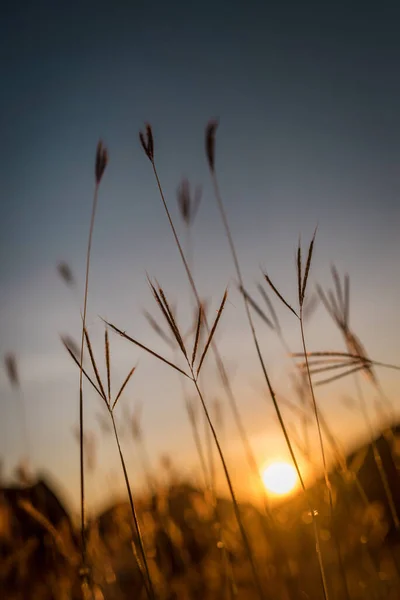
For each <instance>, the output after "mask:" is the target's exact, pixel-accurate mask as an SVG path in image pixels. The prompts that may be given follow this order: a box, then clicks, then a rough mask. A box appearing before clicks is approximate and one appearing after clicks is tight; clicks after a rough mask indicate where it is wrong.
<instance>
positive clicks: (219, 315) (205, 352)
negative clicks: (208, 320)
mask: <svg viewBox="0 0 400 600" xmlns="http://www.w3.org/2000/svg"><path fill="white" fill-rule="evenodd" d="M227 297H228V290H225V293H224V296H223V298H222V302H221V305H220V307H219V310H218V314H217V316H216V318H215V321H214V324H213V326H212V327H211V331H210V334H209V336H208V340H207V342H206V345H205V347H204V350H203V354H202V355H201V358H200V362H199V366H198V367H197V377H198V376H199V373H200V369H201V366H202V364H203V362H204V359H205V357H206V354H207V351H208V348H209V347H210V344H211V341H212V339H213V337H214V333H215V330H216V329H217V325H218V322H219V320H220V318H221V315H222V311H223V310H224V306H225V302H226V299H227Z"/></svg>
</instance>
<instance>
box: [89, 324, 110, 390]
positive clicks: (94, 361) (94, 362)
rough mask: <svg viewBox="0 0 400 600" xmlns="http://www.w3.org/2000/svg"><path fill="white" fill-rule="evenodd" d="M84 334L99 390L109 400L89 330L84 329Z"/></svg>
mask: <svg viewBox="0 0 400 600" xmlns="http://www.w3.org/2000/svg"><path fill="white" fill-rule="evenodd" d="M84 333H85V339H86V345H87V348H88V350H89V356H90V360H91V363H92V367H93V371H94V374H95V375H96V379H97V383H98V385H99V388H100V389H101V392H102V396H103V397H104V398H107V396H106V393H105V391H104V387H103V384H102V381H101V378H100V374H99V371H98V369H97V364H96V359H95V357H94V354H93V350H92V344H91V343H90V338H89V333H88V330H87V329H86V327H85V329H84Z"/></svg>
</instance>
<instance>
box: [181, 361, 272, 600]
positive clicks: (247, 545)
mask: <svg viewBox="0 0 400 600" xmlns="http://www.w3.org/2000/svg"><path fill="white" fill-rule="evenodd" d="M191 372H192V378H193V383H194V386H195V388H196V391H197V394H198V396H199V399H200V402H201V405H202V407H203V410H204V414H205V417H206V419H207V422H208V425H209V428H210V431H211V434H212V437H213V439H214V442H215V445H216V448H217V451H218V455H219V457H220V460H221V464H222V468H223V471H224V474H225V478H226V481H227V484H228V488H229V492H230V495H231V498H232V503H233V508H234V512H235V517H236V520H237V523H238V526H239V529H240V533H241V535H242V539H243V543H244V545H245V548H246V552H247V555H248V557H249V560H250V565H251V569H252V572H253V578H254V583H255V584H256V588H257V593H258V596H259V598H261V599H263V598H265V596H264V593H263V590H262V587H261V582H260V579H259V576H258V572H257V569H256V566H255V563H254V558H253V552H252V550H251V547H250V542H249V539H248V537H247V533H246V530H245V528H244V525H243V521H242V517H241V515H240V510H239V505H238V502H237V499H236V495H235V491H234V489H233V485H232V480H231V477H230V475H229V471H228V467H227V464H226V461H225V457H224V453H223V451H222V448H221V445H220V443H219V440H218V435H217V432H216V431H215V428H214V425H213V423H212V420H211V417H210V414H209V412H208V408H207V405H206V403H205V401H204V398H203V395H202V393H201V390H200V388H199V386H198V383H197V380H196V378H195V375H194V372H193V370H192V371H191Z"/></svg>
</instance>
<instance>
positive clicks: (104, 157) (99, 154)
mask: <svg viewBox="0 0 400 600" xmlns="http://www.w3.org/2000/svg"><path fill="white" fill-rule="evenodd" d="M107 163H108V152H107V149H106V148H105V147H104V146H103V143H102V142H101V141H99V143H98V144H97V151H96V161H95V188H94V194H93V202H92V213H91V217H90V225H89V236H88V245H87V251H86V273H85V291H84V297H83V312H82V335H81V345H80V358H79V461H80V508H81V515H80V516H81V545H82V548H81V550H82V569H83V572H84V574H85V573H86V569H87V565H86V535H85V520H86V516H85V509H86V507H85V469H84V429H83V425H84V423H83V355H84V348H85V329H86V312H87V303H88V294H89V271H90V255H91V249H92V238H93V230H94V223H95V218H96V209H97V201H98V195H99V188H100V182H101V179H102V177H103V175H104V171H105V169H106V166H107Z"/></svg>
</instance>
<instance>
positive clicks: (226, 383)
mask: <svg viewBox="0 0 400 600" xmlns="http://www.w3.org/2000/svg"><path fill="white" fill-rule="evenodd" d="M139 137H140V141H141V144H142V147H143V149H144V151H145V154H146V155H147V157H148V159H149V160H150V162H151V165H152V168H153V172H154V176H155V179H156V184H157V188H158V191H159V194H160V198H161V202H162V205H163V207H164V210H165V213H166V215H167V219H168V222H169V225H170V227H171V231H172V234H173V237H174V240H175V243H176V246H177V248H178V251H179V255H180V257H181V260H182V263H183V265H184V269H185V272H186V275H187V278H188V280H189V284H190V287H191V289H192V292H193V295H194V297H195V300H196V303H197V306H198V307H199V308H200V307H201V305H202V303H201V299H200V294H199V292H198V290H197V286H196V284H195V281H194V277H193V274H192V271H191V269H190V265H189V262H188V260H187V259H186V256H185V253H184V251H183V248H182V244H181V242H180V240H179V237H178V234H177V231H176V228H175V226H174V223H173V221H172V217H171V214H170V212H169V209H168V205H167V202H166V200H165V196H164V192H163V189H162V186H161V182H160V179H159V176H158V172H157V168H156V164H155V160H154V141H153V134H152V130H151V127H150V125H146V137H147V139H145V136H144V134H143V133H142V132H141V133H140V135H139ZM204 327H205V329H206V331H207V333H208V334H209V333H210V326H209V323H208V320H207V316H206V315H204ZM211 349H212V351H213V353H214V357H215V360H216V365H217V369H218V373H219V376H220V378H221V383H222V386H223V388H224V391H225V394H226V397H227V399H228V404H229V408H230V410H231V412H232V416H233V419H234V422H235V425H236V427H237V430H238V433H239V437H240V440H241V443H242V445H243V449H244V453H245V457H246V460H247V463H248V465H249V468H250V471H251V472H252V473H253V476H254V477H255V479H256V480H257V481H259V482H260V489H261V490H262V494H263V503H264V511H265V514H266V516H267V519H268V520H269V521H272V516H271V513H270V509H269V504H268V498H267V493H266V490H265V487H264V484H263V481H262V477H261V473H260V469H259V467H258V464H257V460H256V458H255V454H254V451H253V449H252V447H251V444H250V441H249V438H248V436H247V433H246V429H245V427H244V424H243V421H242V417H241V415H240V411H239V407H238V403H237V400H236V397H235V395H234V393H233V389H232V385H231V382H230V379H229V376H228V374H227V371H226V368H225V365H224V362H223V360H222V357H221V354H220V352H219V350H218V346H217V344H216V343H215V340H214V339H213V340H212V342H211ZM262 527H263V531H264V535H265V537H266V539H267V540H269V538H270V532H269V530H268V528H267V527H266V524H265V522H264V520H263V521H262Z"/></svg>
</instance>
